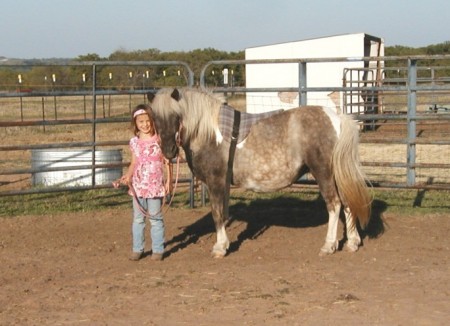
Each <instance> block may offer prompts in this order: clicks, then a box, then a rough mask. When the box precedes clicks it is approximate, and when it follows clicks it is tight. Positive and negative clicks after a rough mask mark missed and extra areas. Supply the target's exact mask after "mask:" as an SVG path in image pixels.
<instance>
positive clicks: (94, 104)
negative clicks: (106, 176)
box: [91, 64, 97, 187]
mask: <svg viewBox="0 0 450 326" xmlns="http://www.w3.org/2000/svg"><path fill="white" fill-rule="evenodd" d="M96 93H97V67H96V65H95V64H93V65H92V183H91V185H92V187H94V186H95V151H96V144H95V143H96V141H97V121H96V120H97V94H96Z"/></svg>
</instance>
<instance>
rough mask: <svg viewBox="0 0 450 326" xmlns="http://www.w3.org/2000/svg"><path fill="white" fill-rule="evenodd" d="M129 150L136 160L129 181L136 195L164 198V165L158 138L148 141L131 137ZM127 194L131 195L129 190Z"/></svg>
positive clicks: (154, 137)
mask: <svg viewBox="0 0 450 326" xmlns="http://www.w3.org/2000/svg"><path fill="white" fill-rule="evenodd" d="M130 149H131V152H132V154H134V156H135V159H136V164H135V168H134V171H133V176H132V179H131V182H132V185H133V188H134V191H135V192H136V195H137V196H138V197H142V198H156V197H164V195H165V188H164V163H163V155H162V152H161V147H160V146H159V144H158V136H157V135H155V136H153V137H152V138H150V139H148V140H141V139H139V137H137V136H136V137H133V138H131V140H130ZM129 194H130V195H132V192H131V190H130V191H129Z"/></svg>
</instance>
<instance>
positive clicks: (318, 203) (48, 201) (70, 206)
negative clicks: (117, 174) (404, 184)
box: [0, 188, 450, 217]
mask: <svg viewBox="0 0 450 326" xmlns="http://www.w3.org/2000/svg"><path fill="white" fill-rule="evenodd" d="M373 197H374V201H373V205H372V207H373V209H374V210H376V211H378V212H380V213H383V212H390V213H395V214H402V215H423V214H430V213H447V214H448V213H449V209H450V201H449V198H450V191H447V190H405V189H400V190H396V189H374V190H373ZM270 200H276V201H277V206H279V205H281V206H283V203H284V204H286V205H289V206H290V205H292V204H293V203H295V202H297V201H298V202H302V201H303V202H308V203H309V205H308V206H309V209H311V210H317V209H324V210H325V208H324V205H325V204H324V203H323V200H322V198H321V197H320V194H319V192H318V190H317V189H315V188H306V189H304V188H300V189H296V190H294V191H291V190H288V191H278V192H272V193H254V192H251V191H232V193H231V198H230V206H232V205H244V206H249V207H250V208H251V207H252V206H250V205H251V204H253V205H256V206H253V207H258V206H261V205H262V206H264V205H266V206H267V207H266V206H265V207H266V208H267V209H269V208H268V205H270ZM197 201H198V199H197ZM258 202H259V203H260V205H259V204H258ZM311 202H314V203H313V204H311ZM255 203H256V204H255ZM197 205H199V204H198V203H197ZM207 205H209V204H208V203H207ZM0 207H1V208H2V209H1V210H0V216H1V217H15V216H19V215H47V214H58V213H63V212H86V211H94V210H101V209H108V208H130V209H131V197H130V196H129V195H128V194H127V192H126V190H125V189H120V190H117V189H101V190H86V191H75V192H60V193H43V194H31V195H17V196H4V197H0ZM172 207H173V208H177V209H189V194H188V192H179V193H177V194H176V195H175V198H174V200H173V202H172ZM270 209H274V210H277V209H283V207H271V208H270ZM292 209H295V208H294V207H292Z"/></svg>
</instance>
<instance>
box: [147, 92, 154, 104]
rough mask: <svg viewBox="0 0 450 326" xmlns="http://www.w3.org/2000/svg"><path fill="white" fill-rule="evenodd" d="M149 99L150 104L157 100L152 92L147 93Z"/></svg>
mask: <svg viewBox="0 0 450 326" xmlns="http://www.w3.org/2000/svg"><path fill="white" fill-rule="evenodd" d="M147 99H148V101H149V102H150V103H152V102H153V100H154V99H155V94H153V93H151V92H148V93H147Z"/></svg>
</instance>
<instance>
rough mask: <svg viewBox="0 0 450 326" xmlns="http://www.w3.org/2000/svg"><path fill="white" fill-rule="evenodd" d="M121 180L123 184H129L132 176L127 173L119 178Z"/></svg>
mask: <svg viewBox="0 0 450 326" xmlns="http://www.w3.org/2000/svg"><path fill="white" fill-rule="evenodd" d="M119 182H120V183H121V184H123V185H126V186H128V185H129V184H130V178H129V177H128V176H127V175H124V176H122V177H121V178H120V179H119Z"/></svg>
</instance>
